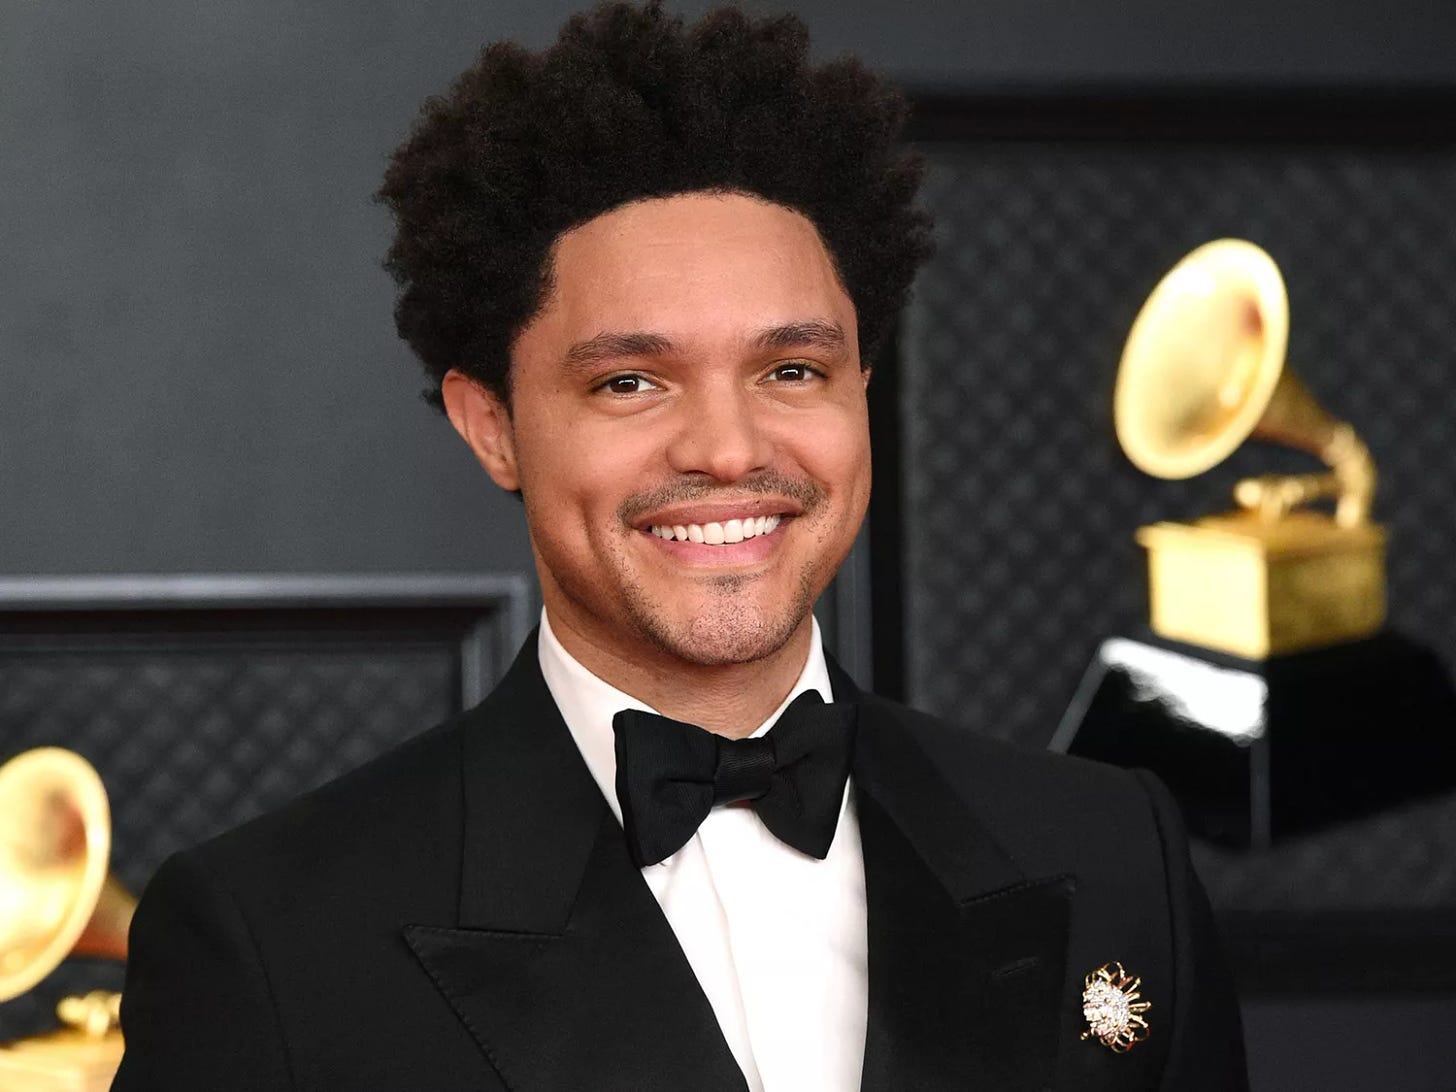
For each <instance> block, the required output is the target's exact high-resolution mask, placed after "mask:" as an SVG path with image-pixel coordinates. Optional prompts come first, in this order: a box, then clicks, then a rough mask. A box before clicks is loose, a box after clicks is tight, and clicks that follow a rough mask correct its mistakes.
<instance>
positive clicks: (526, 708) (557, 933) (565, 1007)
mask: <svg viewBox="0 0 1456 1092" xmlns="http://www.w3.org/2000/svg"><path fill="white" fill-rule="evenodd" d="M536 655H537V654H536V641H535V639H534V635H533V637H532V638H531V639H529V640H528V641H527V642H526V645H525V647H524V648H523V650H522V652H521V654H520V656H518V657H517V659H516V662H515V665H514V666H513V667H512V668H511V670H510V672H509V673H508V674H507V676H506V678H505V679H504V680H503V681H502V682H501V684H500V686H499V687H497V689H496V690H495V692H494V693H492V695H491V696H490V697H489V698H488V699H487V700H486V702H485V703H484V704H483V705H482V706H480V707H479V708H478V709H477V710H475V711H474V712H473V713H472V714H471V715H470V716H469V717H468V718H467V719H466V721H465V723H464V727H463V730H462V748H463V753H462V768H463V774H464V779H465V782H464V783H465V791H464V805H465V817H464V823H465V829H464V839H463V845H464V853H463V862H462V865H461V873H460V916H459V923H458V926H454V925H452V926H427V925H411V926H407V927H406V929H405V937H406V940H407V941H408V943H409V945H410V947H411V949H413V951H414V953H415V955H416V957H417V958H418V959H419V961H420V963H421V964H422V965H423V967H424V969H425V971H426V972H427V973H428V974H429V976H430V978H431V979H432V980H433V981H434V983H435V985H436V986H437V987H438V989H439V990H440V992H441V994H443V995H444V997H445V999H446V1000H447V1001H448V1002H449V1003H450V1005H451V1007H452V1008H453V1009H454V1010H455V1012H456V1014H457V1015H458V1016H459V1018H460V1020H461V1021H462V1022H463V1023H464V1025H465V1027H466V1028H467V1029H468V1030H469V1031H470V1034H471V1035H472V1036H473V1037H474V1039H475V1040H476V1042H477V1044H478V1045H479V1046H480V1048H481V1050H482V1051H483V1052H484V1054H485V1057H486V1058H488V1059H489V1061H490V1064H491V1065H492V1066H493V1067H494V1068H495V1069H496V1071H497V1072H498V1073H499V1074H500V1076H501V1078H502V1080H503V1081H504V1083H505V1084H506V1085H508V1086H509V1087H510V1088H511V1089H513V1090H515V1092H531V1090H533V1089H561V1088H593V1089H603V1090H609V1089H624V1090H625V1089H632V1090H642V1092H668V1090H680V1089H683V1088H693V1089H703V1090H706V1092H717V1090H724V1092H726V1090H730V1089H731V1090H734V1092H742V1090H743V1089H744V1088H745V1084H744V1080H743V1076H742V1074H741V1072H740V1071H739V1069H738V1066H737V1064H736V1063H735V1062H734V1060H733V1056H732V1053H731V1052H730V1051H729V1049H728V1046H727V1043H726V1042H725V1041H724V1039H723V1036H722V1033H721V1032H720V1031H719V1029H718V1024H717V1021H716V1018H715V1017H714V1015H713V1011H712V1007H711V1005H709V1003H708V1000H707V998H706V997H705V996H704V994H703V992H702V989H701V987H700V986H699V985H698V982H697V979H696V977H694V975H693V972H692V969H691V967H690V966H689V965H688V962H687V959H686V958H685V957H684V956H683V954H682V949H681V948H680V947H679V946H678V943H677V938H676V937H675V936H674V935H673V932H672V929H671V927H670V926H669V925H668V924H667V920H666V919H665V918H664V917H663V915H662V911H661V910H660V909H659V907H658V905H657V902H656V900H655V899H654V898H653V897H652V893H651V892H650V891H649V890H648V888H647V885H646V884H645V883H644V882H643V880H642V876H641V874H640V873H639V872H638V870H637V869H636V868H635V867H634V866H633V865H632V862H631V860H630V858H629V857H628V854H627V847H626V843H625V841H624V839H623V837H622V832H621V828H620V827H619V826H618V824H617V822H616V819H615V818H614V817H613V816H612V813H611V811H610V809H608V807H607V805H606V803H605V801H603V800H602V797H601V793H600V791H599V790H598V789H597V786H596V783H595V782H594V781H593V780H592V779H591V775H590V774H589V773H588V771H587V769H586V766H585V764H584V763H583V762H582V761H581V756H580V754H579V753H578V752H577V750H576V746H575V744H574V742H573V741H572V739H571V736H570V733H569V732H568V731H567V729H566V725H565V724H564V723H563V722H562V720H561V716H560V714H559V713H558V712H557V710H556V706H555V703H554V702H553V701H552V700H551V696H550V692H549V691H548V690H547V688H546V684H545V681H544V680H543V679H542V677H541V673H540V667H539V664H538V661H537V658H536Z"/></svg>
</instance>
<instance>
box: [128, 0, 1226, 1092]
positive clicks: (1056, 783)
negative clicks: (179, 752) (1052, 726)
mask: <svg viewBox="0 0 1456 1092" xmlns="http://www.w3.org/2000/svg"><path fill="white" fill-rule="evenodd" d="M805 54H806V41H805V36H804V32H803V29H802V27H801V26H800V25H799V24H798V23H797V22H796V21H794V20H792V19H781V20H774V21H767V22H761V23H754V22H750V21H748V20H746V19H745V18H743V17H742V16H741V15H739V14H737V13H735V12H732V11H722V12H716V13H714V14H711V15H709V16H707V17H705V18H704V19H703V20H702V21H700V22H699V23H698V24H696V25H695V26H694V27H692V28H690V29H684V28H683V26H682V25H681V24H680V22H679V21H677V20H674V19H671V18H669V17H668V16H666V15H664V14H663V12H662V11H661V9H660V7H658V6H657V5H655V4H654V5H650V6H648V7H647V8H646V9H636V8H631V7H625V6H610V7H603V8H600V9H597V10H595V11H593V12H592V13H590V14H588V15H586V16H582V17H578V18H577V19H574V20H573V21H572V22H571V23H569V24H568V26H567V27H566V28H565V30H564V31H563V33H562V36H561V39H560V40H559V42H558V43H557V44H556V46H555V47H553V48H552V49H551V50H549V51H547V52H546V53H545V54H543V55H540V56H534V55H531V54H528V53H526V52H524V51H522V50H520V49H519V48H517V47H514V46H510V45H498V46H494V47H491V48H490V49H487V50H486V51H485V52H484V53H483V54H482V55H481V58H480V60H479V61H478V63H477V64H476V65H475V66H474V67H473V68H472V69H471V70H470V71H468V72H467V73H466V74H465V75H464V76H462V77H461V79H460V80H459V81H458V82H457V84H456V85H455V86H454V88H453V89H452V90H451V91H450V93H449V94H448V95H446V96H443V97H441V98H438V99H434V100H431V102H430V103H429V104H428V105H427V107H426V109H425V112H424V115H423V117H422V118H421V120H420V122H419V124H418V125H417V127H416V129H415V131H414V133H413V134H412V136H411V138H410V140H409V141H408V142H407V143H406V144H405V145H404V146H403V147H402V148H401V149H400V150H399V151H398V152H397V153H396V156H395V158H394V161H393V163H392V165H391V167H390V170H389V173H388V175H387V177H386V180H385V184H384V188H383V190H382V196H383V198H384V200H385V201H386V202H387V203H388V204H389V205H390V206H391V208H392V209H393V211H394V213H395V216H396V220H397V224H398V233H397V236H396V240H395V243H394V246H393V249H392V250H391V252H390V258H389V262H388V264H389V268H390V269H391V271H392V272H393V273H394V275H395V276H396V278H397V279H398V281H399V283H400V285H401V294H400V298H399V303H398V307H397V313H396V314H397V319H398V323H399V327H400V330H401V333H402V335H403V336H404V337H406V338H407V339H408V340H409V341H410V343H411V345H412V346H413V348H414V349H415V350H416V352H417V353H418V355H419V356H420V358H421V359H422V360H423V362H424V364H425V367H426V370H427V372H428V374H429V375H430V377H431V390H430V394H431V396H432V397H433V398H434V399H435V400H436V401H438V403H439V404H441V405H442V406H443V407H444V409H445V410H446V412H447V413H448V415H449V419H450V421H451V423H452V424H453V425H454V426H455V428H456V430H457V431H458V432H459V433H460V435H461V436H462V437H463V438H464V440H465V441H466V443H467V444H469V445H470V447H471V449H472V450H473V451H474V453H475V455H476V456H477V458H478V459H479V461H480V462H481V463H482V465H483V466H484V468H485V469H486V471H487V473H488V474H489V475H490V477H491V478H492V479H493V480H494V481H495V483H496V484H497V485H499V486H500V487H502V488H504V489H507V490H511V491H516V492H518V493H519V495H520V497H521V499H522V501H523V502H524V508H525V515H526V521H527V525H528V527H529V530H530V535H531V543H532V547H533V550H534V553H535V558H536V564H537V570H538V573H539V576H540V580H541V587H542V594H543V599H544V603H545V610H544V613H543V618H542V625H541V628H540V630H539V631H538V634H537V635H536V636H533V638H532V639H531V640H529V641H528V642H527V644H526V646H525V648H524V649H523V650H522V652H521V655H520V657H519V659H518V660H517V662H516V664H515V666H514V667H513V668H512V669H511V671H510V672H509V674H508V676H507V677H506V679H505V680H504V681H503V682H502V683H501V685H500V686H499V687H498V689H497V690H496V691H495V692H494V693H493V694H492V695H491V696H490V697H489V698H488V699H487V700H486V701H485V702H484V703H483V704H482V705H481V706H480V707H479V708H477V709H475V710H472V711H470V712H468V713H466V714H464V715H463V716H461V717H459V718H457V719H456V720H454V721H451V722H449V723H447V724H445V725H443V726H441V727H439V728H436V729H435V730H433V731H431V732H429V733H426V734H425V735H423V736H421V737H419V738H418V739H416V740H415V741H413V742H411V743H409V744H407V745H405V746H404V747H402V748H400V749H398V750H397V751H395V752H393V753H391V754H389V755H386V756H384V757H383V758H382V759H380V760H377V761H376V762H374V763H371V764H370V765H368V766H366V767H365V768H363V769H361V770H359V771H357V772H356V773H354V774H352V775H350V776H349V777H346V778H344V779H342V780H341V781H339V782H336V783H334V784H333V785H331V786H328V787H326V788H324V789H323V790H320V791H319V792H317V793H314V794H312V795H310V796H308V797H305V798H304V799H302V800H301V801H299V802H297V803H296V804H294V805H293V806H291V807H290V808H288V809H286V810H285V811H283V812H281V813H279V814H277V815H274V816H270V817H266V818H264V819H263V820H260V821H258V822H256V823H253V824H250V825H249V826H247V827H244V828H242V829H241V830H239V831H236V832H234V833H233V834H230V835H227V836H225V837H223V838H221V839H219V840H217V841H215V842H213V843H210V844H208V845H205V846H203V847H201V848H199V849H196V850H193V851H190V852H188V853H184V854H181V855H180V856H178V857H177V858H174V859H173V860H172V861H171V862H169V863H168V864H167V865H166V866H164V868H163V869H162V871H161V872H160V873H159V874H158V875H157V877H156V879H155V880H154V882H153V884H152V885H151V887H150V888H149V889H148V891H147V893H146V895H145V898H144V899H143V903H142V907H141V909H140V911H139V913H138V916H137V919H136V925H135V928H134V930H133V938H132V945H133V947H132V952H133V955H132V961H131V967H130V977H129V981H128V984H127V990H126V994H125V1005H124V1010H123V1020H124V1030H125V1031H126V1034H127V1041H128V1051H127V1056H126V1059H125V1061H124V1063H123V1066H122V1070H121V1074H120V1076H119V1078H118V1081H117V1084H116V1086H115V1087H116V1088H117V1089H119V1090H121V1092H142V1090H147V1092H165V1090H169V1089H178V1090H181V1089H198V1088H207V1089H224V1090H228V1089H290V1090H292V1089H297V1090H321V1089H351V1090H352V1089H370V1090H374V1089H378V1090H387V1089H411V1090H429V1092H454V1090H461V1092H464V1090H466V1089H469V1090H472V1092H479V1090H484V1089H511V1090H514V1092H526V1090H532V1089H592V1090H603V1089H623V1090H662V1092H667V1090H700V1089H701V1090H716V1089H744V1088H748V1089H753V1090H755V1092H756V1090H761V1089H767V1090H769V1092H780V1090H782V1092H804V1090H819V1089H823V1090H826V1092H827V1090H846V1089H853V1088H859V1087H863V1088H865V1089H876V1090H891V1089H894V1090H901V1089H903V1090H921V1089H927V1090H928V1089H951V1088H957V1089H964V1088H983V1089H996V1090H1013V1089H1028V1090H1029V1089H1044V1088H1057V1089H1077V1090H1095V1089H1109V1090H1110V1089H1114V1088H1115V1089H1119V1090H1123V1092H1125V1090H1128V1089H1153V1088H1160V1089H1166V1090H1177V1092H1188V1090H1198V1089H1209V1090H1215V1089H1216V1090H1220V1092H1224V1090H1229V1089H1238V1088H1242V1087H1244V1077H1243V1060H1242V1047H1241V1043H1240V1034H1239V1029H1238V1017H1237V1011H1236V1007H1235V1004H1234V1000H1233V995H1232V991H1231V990H1230V988H1229V984H1228V979H1227V977H1226V975H1225V974H1224V972H1223V970H1222V968H1221V966H1220V964H1219V961H1218V958H1217V955H1216V945H1215V943H1214V939H1213V936H1212V932H1211V928H1210V924H1209V916H1208V912H1207V908H1206V906H1205V904H1204V902H1203V900H1202V896H1201V893H1200V892H1199V890H1198V886H1197V883H1196V881H1195V880H1194V878H1193V877H1192V875H1191V873H1190V871H1189V866H1188V860H1187V855H1186V849H1185V847H1184V844H1183V840H1182V835H1181V833H1180V827H1179V824H1178V822H1177V819H1176V817H1175V813H1174V809H1173V807H1172V805H1171V804H1170V802H1169V801H1168V799H1167V797H1166V794H1165V793H1164V792H1163V790H1161V789H1160V788H1159V787H1158V786H1157V785H1156V784H1155V783H1154V782H1152V781H1151V780H1150V779H1147V778H1145V777H1142V776H1139V775H1134V774H1129V773H1125V772H1122V771H1117V770H1113V769H1110V768H1101V767H1095V766H1091V765H1087V764H1083V763H1078V762H1076V761H1073V760H1069V759H1064V758H1060V757H1052V756H1046V755H1040V754H1024V753H1020V752H1016V751H1012V750H1009V749H1006V748H1003V747H1001V746H998V745H994V744H991V743H988V742H984V741H982V740H980V739H978V737H977V736H975V735H974V734H973V733H971V732H966V731H963V730H960V729H956V728H952V727H949V726H946V725H943V724H941V723H939V722H938V721H935V720H933V719H931V718H929V717H926V716H923V715H920V714H916V713H913V712H911V711H909V710H907V709H904V708H902V707H899V706H896V705H894V704H892V703H889V702H886V701H883V700H881V699H878V698H875V697H874V696H872V695H869V694H861V693H859V692H858V691H857V690H856V688H855V687H854V684H853V683H852V682H851V681H850V680H849V679H848V678H847V677H846V676H844V675H843V674H842V673H841V672H839V671H838V669H837V668H836V667H835V666H834V665H833V664H832V663H830V662H829V661H828V660H827V659H826V657H825V656H824V653H823V650H822V648H821V646H820V643H819V638H818V634H817V631H816V629H815V625H814V622H813V618H812V615H811V614H810V608H811V606H812V605H813V603H814V601H815V599H816V598H817V596H818V595H819V594H820V592H822V591H823V589H824V588H825V586H826V585H827V584H828V582H829V581H830V579H831V578H832V576H833V575H834V572H835V569H836V568H837V567H838V566H839V564H840V563H841V562H842V561H843V559H844V557H845V556H846V554H847V553H848V551H849V549H850V545H851V543H852V542H853V540H854V537H855V533H856V531H857V529H858V527H859V525H860V523H861V521H862V519H863V517H864V513H865V509H866V505H867V503H868V498H869V491H870V451H869V437H868V428H867V411H866V405H867V403H866V387H867V384H868V381H869V371H868V368H867V366H866V363H865V362H866V361H867V360H868V359H869V346H870V345H871V344H872V343H873V341H874V340H875V339H876V338H877V337H878V336H879V335H880V333H881V332H882V331H883V330H884V329H885V327H886V325H887V324H888V322H889V321H890V319H891V317H892V316H893V314H894V312H895V310H896V309H897V307H898V306H899V304H900V302H901V301H902V300H903V297H904V294H905V292H906V289H907V286H908V284H909V282H910V279H911V277H912V276H913V273H914V270H915V268H916V266H917V264H918V262H919V261H920V260H921V258H922V257H923V256H924V254H925V253H926V250H927V225H926V223H925V221H924V218H923V216H922V215H921V214H920V213H919V212H917V211H916V209H915V207H914V204H913V200H914V194H915V189H916V183H917V180H918V165H917V163H916V162H915V160H914V159H913V157H911V156H910V155H909V154H908V153H907V152H906V150H905V149H904V148H903V147H902V146H901V145H900V143H899V141H898V134H899V127H900V123H901V119H902V114H903V109H902V105H901V102H900V100H899V99H898V98H897V97H896V96H895V95H894V94H893V93H891V92H889V91H888V90H886V89H885V88H884V87H883V86H882V85H880V84H879V83H878V81H876V80H875V79H874V78H873V77H872V76H871V75H869V74H868V73H867V72H866V71H865V70H864V69H863V68H862V67H861V66H860V65H858V64H857V63H855V62H852V61H841V62H836V63H834V64H830V65H826V66H823V67H819V68H815V67H811V66H809V65H808V64H807V62H806V60H805ZM968 532H969V533H973V532H974V528H968ZM810 692H812V693H810ZM656 714H660V716H659V715H656ZM781 714H782V715H783V716H782V720H780V715H781ZM677 722H682V723H677ZM1119 965H1120V966H1119ZM1099 968H1106V969H1105V970H1104V971H1103V972H1102V976H1101V978H1098V977H1097V972H1098V970H1099ZM1089 975H1090V976H1092V977H1093V980H1094V985H1093V986H1092V987H1090V988H1091V989H1092V990H1093V991H1094V992H1093V995H1092V997H1093V1001H1094V1002H1095V1005H1094V1006H1093V1007H1094V1008H1096V1007H1097V1006H1101V1008H1100V1009H1098V1010H1097V1011H1094V1012H1093V1022H1094V1023H1095V1024H1096V1026H1095V1027H1094V1028H1089V1026H1088V1025H1089V1020H1088V1017H1087V1015H1086V1014H1085V1013H1084V996H1083V995H1084V990H1086V989H1088V988H1089V987H1088V986H1087V979H1088V976H1089ZM1135 976H1140V977H1141V991H1140V993H1138V991H1137V990H1136V988H1135V984H1134V983H1133V982H1132V981H1131V979H1132V978H1133V977H1135ZM1099 991H1100V992H1099ZM1135 993H1137V994H1138V995H1137V996H1133V995H1134V994H1135ZM1147 1006H1150V1007H1147ZM1099 1013H1100V1015H1099ZM1093 1031H1095V1032H1097V1034H1096V1035H1091V1036H1090V1037H1088V1036H1084V1034H1083V1033H1084V1032H1089V1033H1090V1032H1093Z"/></svg>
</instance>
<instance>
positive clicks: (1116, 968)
mask: <svg viewBox="0 0 1456 1092" xmlns="http://www.w3.org/2000/svg"><path fill="white" fill-rule="evenodd" d="M1142 984H1143V980H1142V979H1141V978H1134V977H1133V976H1132V975H1130V974H1128V973H1127V972H1126V971H1124V970H1123V969H1122V964H1121V963H1104V964H1103V965H1102V966H1101V967H1098V968H1097V969H1096V970H1095V971H1093V972H1092V973H1091V974H1089V975H1088V976H1087V978H1086V980H1085V983H1084V985H1085V988H1084V989H1083V990H1082V1015H1083V1016H1085V1017H1086V1018H1087V1025H1088V1029H1087V1030H1086V1031H1084V1032H1082V1038H1083V1039H1091V1038H1094V1037H1095V1038H1096V1039H1097V1041H1098V1042H1100V1043H1101V1044H1102V1045H1103V1046H1105V1047H1107V1048H1109V1049H1110V1050H1112V1051H1114V1052H1115V1053H1117V1054H1122V1053H1125V1052H1126V1051H1129V1050H1131V1049H1132V1048H1133V1047H1134V1046H1135V1045H1136V1044H1138V1043H1141V1042H1142V1041H1143V1040H1144V1039H1146V1038H1147V1037H1148V1022H1147V1021H1146V1020H1144V1019H1143V1016H1142V1014H1143V1013H1145V1012H1147V1011H1148V1009H1150V1008H1152V1007H1153V1006H1152V1003H1151V1002H1149V1001H1139V1000H1138V998H1139V997H1141V996H1142V995H1141V994H1140V993H1138V988H1139V987H1140V986H1142Z"/></svg>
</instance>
